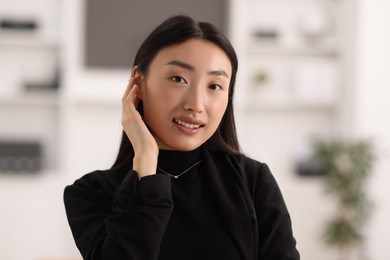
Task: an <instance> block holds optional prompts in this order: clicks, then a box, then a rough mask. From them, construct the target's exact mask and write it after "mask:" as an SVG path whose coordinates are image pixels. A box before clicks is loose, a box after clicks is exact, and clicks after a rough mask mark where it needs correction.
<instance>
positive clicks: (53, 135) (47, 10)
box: [0, 0, 63, 172]
mask: <svg viewBox="0 0 390 260" xmlns="http://www.w3.org/2000/svg"><path fill="white" fill-rule="evenodd" d="M59 6H60V0H55V1H53V0H33V1H27V0H17V1H13V0H4V1H1V3H0V75H1V78H2V82H1V84H0V146H1V145H2V144H5V143H7V144H8V145H12V144H15V146H14V150H15V152H14V154H13V155H10V154H6V151H3V154H2V156H0V157H2V160H0V162H1V163H2V167H1V168H2V169H3V171H4V170H6V171H7V169H9V170H10V171H17V172H19V171H22V172H24V171H27V172H28V171H29V170H31V168H29V167H28V165H24V164H23V162H26V161H27V159H29V158H25V157H26V156H30V155H31V156H34V153H35V154H36V157H39V158H38V159H37V160H39V161H40V162H39V167H38V168H37V167H32V168H33V169H34V170H36V169H41V170H43V171H45V170H53V169H58V167H59V159H58V158H59V153H60V152H59V149H58V147H59V140H60V137H59V135H60V124H61V111H62V101H61V91H62V82H61V73H62V69H63V68H62V65H61V51H62V44H61V37H60V35H61V28H60V25H61V23H60V18H59V17H61V16H60V15H59V10H60V8H59ZM20 144H25V145H24V146H23V147H24V148H21V149H22V150H18V145H20ZM29 144H34V147H39V148H35V152H31V151H30V153H29V154H30V155H26V154H25V151H24V150H26V149H30V150H31V149H33V146H30V147H28V145H29ZM26 145H27V148H26ZM20 147H22V146H20ZM23 149H24V150H23ZM8 150H9V149H8ZM15 154H16V155H15ZM30 163H31V162H30Z"/></svg>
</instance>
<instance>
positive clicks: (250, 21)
mask: <svg viewBox="0 0 390 260" xmlns="http://www.w3.org/2000/svg"><path fill="white" fill-rule="evenodd" d="M389 8H390V2H389V1H387V0H216V1H206V0H201V1H200V0H186V1H183V0H169V1H168V0H167V1H157V0H155V1H153V0H147V1H135V0H129V1H119V0H112V1H102V0H96V1H92V0H1V2H0V23H1V28H0V76H1V79H2V81H1V83H0V259H4V260H39V259H47V260H48V259H51V260H55V259H63V260H65V259H69V260H70V259H81V257H80V255H79V253H78V250H77V248H76V246H75V245H74V242H73V239H72V235H71V232H70V229H69V227H68V224H67V220H66V216H65V211H64V206H63V201H62V194H63V189H64V187H65V185H68V184H71V183H72V182H73V181H74V180H75V179H77V178H79V177H81V176H82V175H84V174H86V173H88V172H91V171H93V170H96V169H106V168H109V167H110V166H111V165H112V163H113V160H114V158H115V156H116V153H117V151H118V147H119V141H120V135H121V131H122V129H121V123H120V119H121V96H122V92H123V91H124V89H125V87H126V84H127V81H128V78H129V75H130V69H131V65H132V62H133V58H134V53H135V51H136V50H137V48H138V46H139V44H140V43H141V41H142V39H143V38H144V37H145V36H146V35H147V34H148V33H149V32H150V31H151V30H152V28H154V27H155V26H156V25H157V24H159V23H160V22H161V21H162V20H163V19H165V18H166V17H168V16H170V15H174V14H189V15H192V16H193V17H194V18H196V19H200V20H206V21H209V22H212V23H214V24H216V25H217V26H218V27H220V28H221V30H222V31H223V32H224V33H225V34H226V35H227V36H228V37H229V39H230V40H231V42H232V44H233V46H234V47H235V49H236V51H237V54H238V57H239V63H240V64H239V72H238V78H237V82H236V100H235V109H236V121H237V127H238V135H239V139H240V142H241V146H242V149H243V151H244V152H245V153H246V154H247V155H249V156H250V157H253V158H255V159H256V160H259V161H262V162H266V163H267V164H268V165H269V166H270V168H271V170H272V172H273V174H274V176H275V178H276V179H277V181H278V183H279V185H280V187H281V189H282V192H283V195H284V197H285V200H286V203H287V205H288V208H289V210H290V214H291V217H292V221H293V229H294V233H295V237H296V239H297V241H298V245H297V246H298V249H299V251H300V252H301V256H302V259H303V260H313V259H315V260H336V259H337V250H335V249H334V248H330V247H329V246H327V245H326V244H325V243H324V242H323V240H322V239H321V232H322V230H323V227H324V224H325V222H326V221H327V219H328V217H329V216H331V215H332V214H333V213H334V210H335V205H334V204H335V203H334V201H333V200H332V199H331V198H330V197H329V196H327V195H326V193H325V191H324V185H323V181H322V179H321V177H319V176H306V175H304V174H300V173H299V172H297V170H296V166H297V163H298V162H299V161H300V160H302V159H305V158H306V157H307V156H308V154H310V142H311V141H312V140H313V139H314V138H321V139H342V140H365V139H370V140H372V142H373V143H374V147H375V153H376V161H375V165H374V168H373V170H372V174H371V176H370V178H369V181H368V183H367V185H366V189H367V193H368V194H369V196H370V197H371V199H372V200H373V202H374V207H373V209H372V214H371V216H370V218H369V220H368V222H367V223H366V225H365V227H364V234H365V243H364V247H362V248H360V249H359V252H357V256H355V257H354V258H353V259H356V260H357V259H367V260H369V259H372V260H388V259H390V251H389V250H388V248H387V247H388V242H387V241H388V239H387V236H388V234H389V232H390V225H389V223H388V220H389V219H390V203H389V202H388V201H387V200H388V198H389V196H390V191H389V189H388V188H387V186H388V185H389V183H390V175H389V172H390V160H389V158H390V134H389V133H390V120H389V112H390V90H389V87H390V73H389V72H388V68H390V48H389V46H390V30H388V28H387V25H388V24H390V16H389V15H388V10H389Z"/></svg>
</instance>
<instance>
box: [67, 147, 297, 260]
mask: <svg viewBox="0 0 390 260" xmlns="http://www.w3.org/2000/svg"><path fill="white" fill-rule="evenodd" d="M200 160H201V163H199V164H197V165H196V166H195V167H193V168H191V170H189V171H187V172H186V173H185V174H183V175H181V176H180V177H179V178H177V179H176V178H172V177H170V176H168V175H167V174H164V173H161V171H160V170H159V171H158V173H157V174H154V175H150V176H146V177H143V178H141V179H138V175H137V173H136V172H135V171H133V170H129V169H110V170H107V171H94V172H91V173H89V174H86V175H84V176H83V177H81V178H79V179H78V180H76V181H75V182H74V184H72V185H69V186H67V187H66V188H65V192H64V202H65V207H66V213H67V217H68V221H69V225H70V227H71V230H72V234H73V236H74V239H75V242H76V245H77V247H78V248H79V250H80V252H81V254H82V256H83V259H85V260H117V259H129V260H136V259H142V260H167V259H169V260H176V259H179V260H183V259H185V260H194V259H202V260H208V259H213V260H214V259H224V260H244V259H245V260H254V259H256V260H258V259H267V260H299V253H298V251H297V250H296V242H295V239H294V237H293V234H292V229H291V219H290V215H289V213H288V210H287V208H286V205H285V203H284V200H283V196H282V194H281V192H280V189H279V187H278V185H277V183H276V181H275V179H274V178H273V176H272V174H271V172H270V170H269V168H268V167H267V165H266V164H263V163H260V162H257V161H255V160H252V159H250V158H248V157H245V156H243V155H230V154H227V153H225V152H222V151H216V150H212V149H210V148H207V147H206V146H204V147H202V148H199V149H196V150H194V151H191V152H178V151H167V150H165V151H164V150H162V151H160V153H159V158H158V167H159V168H160V169H163V170H164V171H166V172H169V173H171V174H180V173H181V172H183V171H185V170H186V169H188V168H190V167H191V166H193V165H194V164H195V163H197V162H198V161H200ZM129 164H130V165H129V167H130V169H131V162H130V163H129Z"/></svg>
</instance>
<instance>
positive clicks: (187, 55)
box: [151, 39, 232, 77]
mask: <svg viewBox="0 0 390 260" xmlns="http://www.w3.org/2000/svg"><path fill="white" fill-rule="evenodd" d="M173 60H178V61H182V62H185V63H188V64H190V65H191V66H193V67H194V68H195V70H197V71H199V72H201V71H210V70H216V69H218V70H225V71H226V73H228V75H229V77H230V75H231V73H232V65H231V62H230V59H229V57H228V56H227V54H226V53H225V52H224V51H223V50H222V49H221V48H220V47H219V46H218V45H216V44H214V43H211V42H206V41H203V40H200V39H191V40H187V41H185V42H183V43H180V44H176V45H172V46H169V47H167V48H164V49H162V50H160V51H159V52H158V53H157V55H156V56H155V57H154V59H153V61H152V63H151V66H165V65H167V63H169V62H171V61H173Z"/></svg>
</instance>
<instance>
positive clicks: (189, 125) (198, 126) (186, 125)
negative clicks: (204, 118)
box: [173, 118, 203, 129]
mask: <svg viewBox="0 0 390 260" xmlns="http://www.w3.org/2000/svg"><path fill="white" fill-rule="evenodd" d="M173 122H175V123H176V124H178V125H180V126H183V127H185V128H189V129H198V128H200V127H202V126H203V125H197V124H190V123H186V122H184V121H181V120H179V119H176V118H174V119H173Z"/></svg>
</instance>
